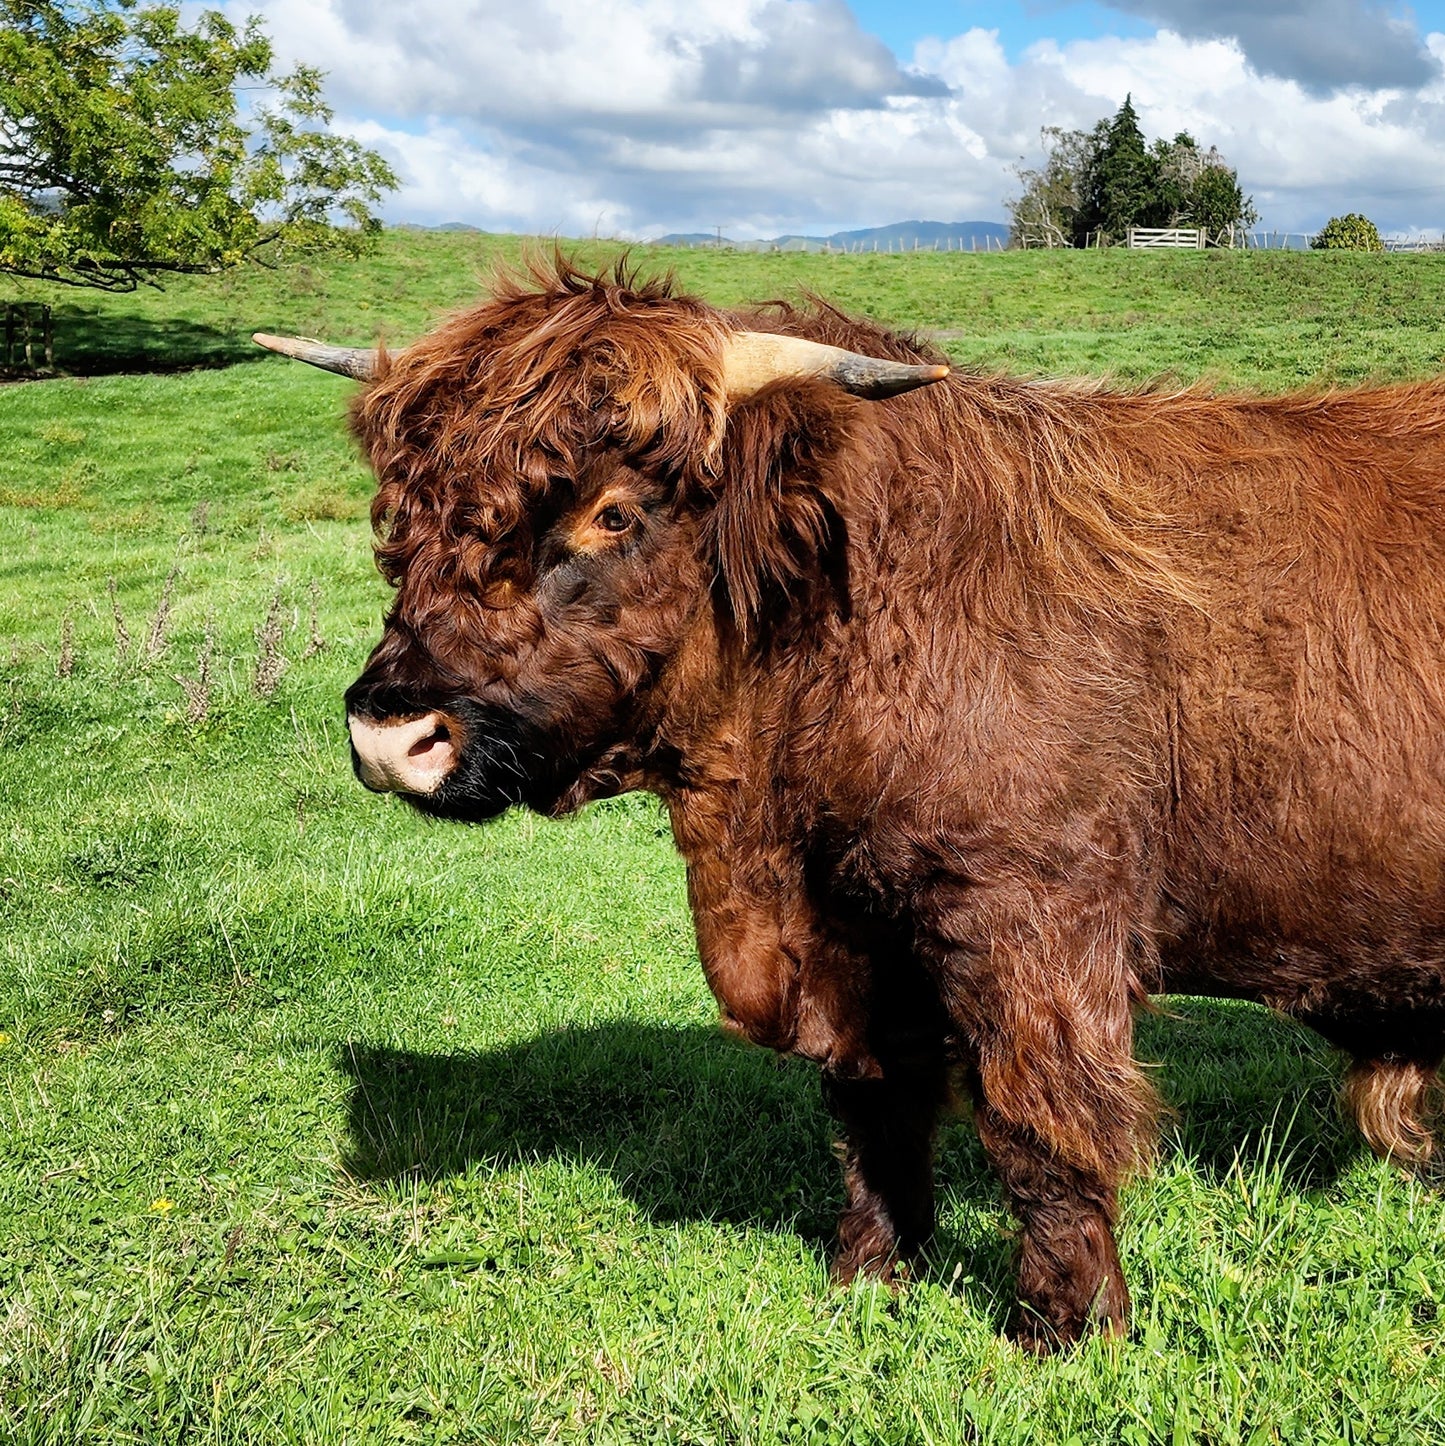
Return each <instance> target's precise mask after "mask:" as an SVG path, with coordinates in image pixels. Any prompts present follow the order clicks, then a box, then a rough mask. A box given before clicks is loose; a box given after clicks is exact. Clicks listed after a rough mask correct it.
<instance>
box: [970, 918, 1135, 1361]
mask: <svg viewBox="0 0 1445 1446" xmlns="http://www.w3.org/2000/svg"><path fill="white" fill-rule="evenodd" d="M1132 965H1133V953H1132V948H1131V945H1130V942H1129V935H1128V932H1127V930H1125V929H1124V928H1122V927H1118V926H1115V925H1114V924H1113V922H1112V920H1111V917H1110V915H1109V913H1108V912H1107V911H1106V910H1104V909H1103V908H1100V907H1094V908H1090V905H1089V901H1088V900H1087V899H1077V900H1075V901H1074V903H1073V906H1072V907H1071V909H1070V910H1069V911H1067V913H1066V914H1064V916H1063V917H1062V918H1059V917H1058V916H1055V918H1054V919H1050V917H1049V915H1048V913H1047V912H1046V910H1045V908H1044V907H1043V906H1042V905H1040V906H1039V907H1038V908H1037V910H1036V911H1035V912H1034V913H1033V914H1032V915H1031V916H1030V917H1029V918H1028V919H1027V921H1026V922H1025V923H1023V924H1020V923H1018V922H1017V921H1016V920H1002V921H999V922H998V923H997V925H996V926H995V927H994V928H993V929H992V931H991V939H990V948H989V949H988V951H987V952H986V953H985V952H983V951H978V952H971V953H970V954H969V955H968V956H965V957H961V958H957V959H956V961H955V963H954V966H953V979H954V981H955V982H954V986H953V988H952V989H951V990H950V991H949V996H948V997H949V998H950V1000H951V1001H952V1004H953V1008H954V1018H955V1023H956V1025H957V1028H958V1037H959V1039H960V1042H961V1044H963V1046H964V1048H965V1050H966V1052H967V1053H968V1054H969V1055H971V1058H970V1059H969V1060H968V1063H969V1064H970V1065H971V1066H972V1076H973V1078H972V1084H973V1093H974V1102H975V1107H976V1109H975V1118H976V1122H977V1125H978V1132H979V1137H980V1139H981V1140H982V1142H983V1146H984V1149H985V1150H986V1151H987V1153H988V1156H989V1159H990V1162H991V1163H992V1165H993V1167H994V1169H995V1171H996V1172H997V1174H998V1177H999V1179H1000V1180H1001V1181H1002V1183H1003V1187H1004V1190H1005V1193H1006V1195H1007V1198H1008V1203H1009V1207H1010V1209H1011V1210H1012V1211H1013V1213H1014V1215H1015V1216H1016V1217H1017V1219H1018V1221H1019V1224H1020V1226H1021V1227H1022V1229H1021V1234H1020V1241H1019V1300H1020V1311H1019V1315H1018V1317H1017V1319H1016V1321H1015V1323H1014V1326H1013V1334H1014V1335H1015V1336H1017V1337H1018V1338H1019V1339H1020V1340H1021V1341H1023V1342H1025V1343H1027V1344H1029V1345H1031V1346H1034V1347H1036V1348H1038V1349H1043V1350H1048V1349H1052V1348H1054V1347H1056V1346H1059V1345H1063V1344H1067V1343H1069V1342H1071V1341H1074V1340H1077V1339H1078V1338H1079V1336H1081V1335H1082V1334H1084V1333H1085V1332H1086V1331H1087V1330H1089V1329H1090V1328H1097V1329H1099V1330H1102V1331H1104V1332H1106V1333H1108V1334H1111V1335H1114V1334H1122V1333H1123V1332H1124V1331H1125V1330H1126V1329H1127V1328H1128V1319H1129V1293H1128V1291H1127V1289H1126V1288H1125V1285H1124V1277H1123V1274H1122V1272H1121V1271H1120V1268H1119V1254H1118V1250H1117V1248H1116V1246H1115V1243H1114V1220H1115V1214H1116V1209H1117V1200H1118V1190H1119V1186H1120V1184H1121V1183H1122V1182H1123V1180H1124V1178H1125V1176H1126V1175H1127V1174H1128V1173H1129V1171H1130V1170H1131V1168H1133V1167H1134V1166H1135V1165H1136V1164H1137V1163H1138V1162H1139V1160H1140V1158H1141V1156H1142V1155H1144V1154H1145V1153H1147V1150H1148V1148H1149V1145H1150V1144H1151V1142H1152V1125H1153V1116H1154V1112H1155V1109H1156V1107H1157V1106H1156V1100H1155V1096H1154V1092H1153V1090H1152V1089H1151V1088H1150V1086H1149V1084H1148V1082H1147V1080H1146V1079H1145V1078H1144V1076H1143V1073H1142V1071H1141V1070H1140V1069H1139V1067H1138V1065H1137V1063H1136V1062H1135V1060H1134V1057H1133V1012H1132V1011H1133V1003H1134V1001H1135V999H1136V998H1138V997H1139V995H1140V990H1139V985H1138V983H1137V979H1136V976H1135V973H1134V969H1133V967H1132Z"/></svg>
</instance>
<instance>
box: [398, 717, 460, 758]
mask: <svg viewBox="0 0 1445 1446" xmlns="http://www.w3.org/2000/svg"><path fill="white" fill-rule="evenodd" d="M451 741H452V735H451V733H450V731H449V730H448V728H447V726H446V724H445V723H442V724H439V725H438V726H437V728H436V729H435V730H434V731H433V732H431V733H429V734H428V735H427V736H426V737H425V738H418V739H417V741H416V742H415V743H413V744H412V745H411V747H410V748H408V749H407V750H406V753H407V757H408V758H424V757H425V756H426V755H427V754H429V753H431V752H432V751H433V750H434V749H436V748H437V747H439V746H440V745H441V744H447V745H450V743H451Z"/></svg>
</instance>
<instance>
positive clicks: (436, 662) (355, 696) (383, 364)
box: [257, 263, 947, 819]
mask: <svg viewBox="0 0 1445 1446" xmlns="http://www.w3.org/2000/svg"><path fill="white" fill-rule="evenodd" d="M532 283H533V284H531V285H524V284H521V283H519V282H516V281H511V280H508V281H504V282H502V283H501V284H499V286H498V288H497V290H496V293H495V294H494V296H493V297H492V299H491V300H489V301H487V302H485V303H484V304H483V305H481V306H479V307H477V308H475V309H474V310H471V311H468V312H465V313H463V314H461V315H458V316H456V317H455V318H453V319H452V320H451V321H449V322H448V323H446V324H445V325H444V326H442V327H441V328H440V329H439V330H438V331H436V332H434V333H433V334H431V335H430V336H428V337H425V338H424V339H423V340H421V341H419V342H417V343H416V344H415V345H413V346H411V347H409V348H407V349H406V350H405V351H404V352H401V353H400V354H398V355H395V356H390V357H388V356H387V355H386V354H385V353H381V352H369V351H356V350H348V349H340V348H331V347H326V346H321V345H319V344H314V343H309V342H307V343H303V342H298V341H282V340H279V339H277V338H273V337H258V338H257V339H258V340H259V341H261V343H262V344H263V345H266V346H270V347H271V348H272V349H273V350H278V351H283V352H286V353H287V354H288V355H292V356H296V357H299V358H300V359H301V360H305V361H310V362H312V363H314V364H316V365H320V366H323V367H327V368H328V369H330V370H333V371H339V372H343V373H345V374H347V375H350V376H353V377H357V378H358V379H361V380H365V381H367V382H368V383H369V385H368V386H367V388H366V390H365V391H364V392H362V393H361V395H360V397H359V398H358V400H357V402H356V403H355V405H354V408H353V412H352V425H353V428H354V430H355V432H356V434H357V436H358V437H359V439H360V440H361V443H362V445H363V446H364V447H365V448H366V450H367V452H368V454H369V455H370V458H371V463H372V466H373V468H374V470H375V472H376V475H377V479H378V482H379V487H378V491H377V495H376V499H375V501H374V502H373V504H372V518H373V522H374V525H375V528H376V534H377V541H376V555H377V561H378V564H379V566H380V568H381V571H382V572H383V573H384V574H385V576H386V577H387V579H388V580H389V581H390V582H391V583H392V585H393V586H394V587H395V589H396V597H395V601H394V602H393V604H392V607H391V610H390V612H389V613H388V615H387V618H386V625H385V630H384V632H383V634H382V639H381V642H380V643H379V644H378V645H377V648H376V650H375V652H373V653H372V655H371V658H370V660H369V661H368V663H367V666H366V669H365V671H364V672H363V673H362V675H361V677H360V678H358V679H357V680H356V682H355V683H354V684H353V685H352V686H351V688H350V689H349V690H348V691H347V694H346V706H347V711H348V719H349V723H350V728H351V739H352V745H353V750H354V755H355V763H356V769H357V772H358V774H359V775H360V777H361V779H362V781H363V782H364V783H366V784H367V786H368V787H371V788H374V789H378V790H388V791H394V792H397V793H401V794H403V795H404V796H406V797H407V798H408V799H410V800H411V801H412V802H414V803H416V804H417V805H418V806H419V807H421V808H423V809H424V810H426V811H427V812H429V813H435V814H438V815H442V816H446V817H451V818H464V819H480V818H487V817H491V816H493V815H495V814H497V813H500V812H501V811H502V810H503V809H505V808H507V807H508V806H509V805H512V804H525V805H527V806H529V807H532V808H535V809H538V810H539V811H542V812H547V813H560V812H564V811H566V810H567V809H569V808H572V807H575V806H576V805H578V804H580V803H582V802H584V801H586V800H587V799H589V798H595V797H601V796H605V795H607V794H610V793H615V792H619V791H621V790H622V789H624V788H627V787H631V786H635V784H637V783H638V782H641V781H643V779H644V777H645V775H646V771H647V769H648V767H649V766H650V760H651V759H653V758H654V756H655V755H656V754H657V753H658V752H659V751H661V750H664V749H665V747H666V738H665V736H664V735H665V733H666V726H665V725H666V718H667V715H668V713H669V709H670V708H671V707H674V706H675V703H676V699H677V698H678V696H681V695H686V694H688V692H689V687H690V686H691V693H692V694H693V695H695V694H696V693H697V692H698V691H699V690H701V691H703V692H705V691H706V688H707V686H708V685H709V684H710V682H711V679H710V678H705V677H704V676H703V675H705V674H707V671H708V668H709V667H710V666H711V664H710V662H709V659H710V658H713V657H715V656H716V651H717V649H716V641H717V637H718V631H717V629H718V624H717V622H716V619H715V613H716V612H717V611H719V610H720V611H721V612H723V613H724V614H726V615H729V616H730V617H731V619H732V621H733V625H735V626H736V625H741V626H743V627H746V625H747V620H748V618H749V617H750V616H752V615H754V614H755V613H756V612H757V610H758V608H759V606H760V604H761V602H762V601H763V597H764V594H765V593H767V592H768V590H769V589H770V588H773V589H776V588H779V587H781V588H784V589H786V588H787V586H788V585H789V584H790V583H791V582H793V581H795V580H796V574H797V573H798V572H799V571H800V570H801V569H803V568H804V566H805V561H804V559H805V557H807V556H816V553H817V551H818V549H819V548H820V547H821V546H823V544H824V543H825V541H826V535H827V534H828V532H829V531H830V529H833V528H834V527H836V526H837V525H838V524H839V519H838V517H837V515H836V513H835V512H834V511H833V510H832V509H831V508H830V505H829V502H828V499H827V496H826V489H824V488H823V487H821V485H819V479H820V478H821V476H822V475H823V473H825V472H826V471H827V460H828V458H829V457H830V456H831V455H832V454H834V453H835V452H836V450H837V449H838V448H839V447H842V446H846V445H847V444H848V435H849V431H850V426H849V417H850V415H853V414H855V413H856V412H857V410H858V407H857V404H856V403H855V402H854V401H852V399H851V398H852V396H864V397H870V398H879V397H886V396H891V395H894V394H895V393H897V392H901V391H905V390H907V389H909V388H910V387H916V386H920V385H922V384H924V383H926V382H929V381H933V380H937V379H938V378H940V377H942V376H943V375H945V374H946V372H947V368H946V367H944V366H940V365H920V364H918V359H917V357H916V356H912V357H907V359H906V360H905V359H902V358H891V359H885V358H874V357H867V356H861V355H858V354H856V353H853V352H849V351H846V350H842V349H839V348H837V347H834V346H830V345H826V344H824V343H821V342H819V341H813V340H805V339H802V338H798V337H795V336H788V335H783V334H779V333H771V332H765V331H747V330H740V329H739V326H738V323H737V322H736V321H734V320H731V319H730V318H729V317H728V316H726V315H725V314H724V313H722V312H719V311H717V310H715V309H714V308H712V307H710V306H708V305H706V304H704V303H703V302H701V301H698V300H695V299H693V298H689V297H683V296H675V295H673V294H672V292H671V289H670V288H669V287H668V286H667V285H666V284H664V283H658V282H649V283H640V284H639V283H638V282H637V281H636V280H635V279H634V278H632V277H629V276H627V275H626V274H624V273H623V271H622V269H621V268H620V267H619V268H618V270H617V271H616V272H614V273H613V274H612V275H611V276H603V277H593V276H588V275H584V274H582V273H580V272H578V271H576V270H575V269H573V268H572V267H570V266H568V265H567V264H565V263H559V264H558V265H557V266H556V268H555V270H552V271H549V272H547V273H546V274H545V275H537V276H534V277H533V278H532ZM780 315H782V314H781V313H780ZM904 355H905V356H906V353H905V354H904ZM709 641H710V642H711V647H709ZM690 680H691V684H690Z"/></svg>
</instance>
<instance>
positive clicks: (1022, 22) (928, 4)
mask: <svg viewBox="0 0 1445 1446" xmlns="http://www.w3.org/2000/svg"><path fill="white" fill-rule="evenodd" d="M850 8H851V9H852V11H853V13H854V14H855V15H856V16H857V17H858V23H859V24H860V25H861V26H862V27H863V29H864V30H866V31H868V32H869V33H870V34H873V35H876V36H877V37H878V38H879V39H880V40H881V41H883V43H884V44H885V45H887V46H888V47H889V49H890V50H892V51H893V53H894V54H895V55H896V56H898V58H899V59H900V60H902V61H903V62H904V63H905V64H907V63H908V62H910V61H911V60H912V59H913V51H914V47H915V46H916V45H917V43H918V42H919V41H920V40H921V39H923V38H924V37H925V36H927V37H930V38H934V39H938V38H942V37H945V36H950V35H957V34H959V33H960V32H962V31H965V30H968V29H970V28H972V27H974V26H978V27H981V28H982V29H984V30H997V31H998V33H999V40H1000V41H1001V42H1002V44H1003V47H1004V53H1005V54H1006V55H1007V56H1008V58H1009V59H1010V60H1017V59H1018V58H1019V56H1020V55H1021V54H1022V53H1023V51H1024V50H1025V49H1026V48H1027V47H1028V46H1030V45H1032V44H1033V43H1034V41H1036V40H1043V39H1046V38H1052V39H1054V40H1058V41H1061V42H1067V41H1070V40H1097V39H1098V38H1099V37H1100V36H1105V35H1120V36H1141V35H1148V34H1150V33H1151V32H1152V31H1153V29H1154V27H1153V26H1152V25H1150V24H1149V23H1148V22H1147V21H1144V20H1138V19H1135V18H1133V17H1130V16H1125V15H1120V14H1119V13H1118V12H1117V11H1113V10H1109V9H1106V8H1105V7H1104V6H1102V5H1095V4H1069V3H1067V0H1057V3H1052V4H1044V3H1037V4H1012V5H1009V4H1001V3H998V0H909V3H906V4H889V3H888V0H854V3H853V4H852V6H851V7H850Z"/></svg>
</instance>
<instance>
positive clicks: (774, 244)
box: [653, 221, 1008, 251]
mask: <svg viewBox="0 0 1445 1446" xmlns="http://www.w3.org/2000/svg"><path fill="white" fill-rule="evenodd" d="M653 244H654V245H656V246H713V247H716V246H719V245H721V246H723V247H724V248H731V249H732V250H734V251H989V250H993V251H998V250H1002V249H1003V247H1005V246H1007V245H1008V227H1007V226H1005V225H1003V224H1001V223H1000V222H998V221H895V222H894V223H893V224H892V225H891V226H869V227H865V228H864V229H863V230H861V231H835V232H833V234H832V235H831V236H793V235H788V236H774V237H772V238H771V239H770V240H766V241H732V240H730V239H729V238H728V237H726V236H724V237H723V238H722V240H721V241H719V240H718V237H717V235H716V233H709V232H706V231H693V232H688V233H685V234H683V233H678V232H673V233H672V234H671V235H668V236H659V237H658V238H657V239H656V241H655V242H654V243H653Z"/></svg>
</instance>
